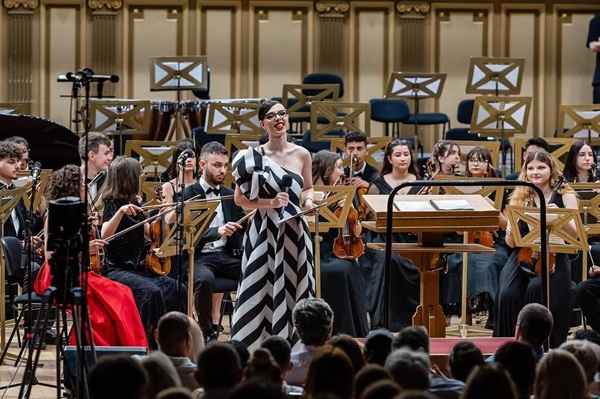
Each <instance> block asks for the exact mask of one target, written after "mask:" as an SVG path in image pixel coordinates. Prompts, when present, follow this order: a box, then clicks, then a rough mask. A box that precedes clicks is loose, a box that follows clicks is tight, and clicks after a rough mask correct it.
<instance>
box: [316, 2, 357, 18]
mask: <svg viewBox="0 0 600 399" xmlns="http://www.w3.org/2000/svg"><path fill="white" fill-rule="evenodd" d="M315 7H316V9H317V11H318V12H319V15H320V16H321V17H323V18H328V17H329V18H336V17H337V18H340V17H342V18H343V17H344V14H346V13H347V12H348V10H349V9H350V3H349V2H347V1H344V0H327V1H317V4H316V5H315Z"/></svg>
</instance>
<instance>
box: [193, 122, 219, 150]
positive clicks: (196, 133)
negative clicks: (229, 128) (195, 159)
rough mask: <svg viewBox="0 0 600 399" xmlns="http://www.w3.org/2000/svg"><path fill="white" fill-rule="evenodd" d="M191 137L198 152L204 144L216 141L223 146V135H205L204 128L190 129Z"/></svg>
mask: <svg viewBox="0 0 600 399" xmlns="http://www.w3.org/2000/svg"><path fill="white" fill-rule="evenodd" d="M192 136H193V137H194V142H195V143H196V148H197V149H198V151H199V150H201V149H202V147H203V146H204V144H206V143H210V142H211V141H217V142H219V143H221V144H223V145H225V135H224V134H207V133H206V132H205V130H204V126H198V127H196V128H194V129H192Z"/></svg>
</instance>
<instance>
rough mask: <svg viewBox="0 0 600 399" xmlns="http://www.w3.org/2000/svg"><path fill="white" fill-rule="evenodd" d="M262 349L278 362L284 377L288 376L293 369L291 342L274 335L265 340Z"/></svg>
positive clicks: (261, 345)
mask: <svg viewBox="0 0 600 399" xmlns="http://www.w3.org/2000/svg"><path fill="white" fill-rule="evenodd" d="M260 347H261V348H264V349H266V350H268V351H269V352H270V353H271V356H273V359H275V362H277V365H278V366H279V368H280V369H281V373H282V375H283V376H285V374H287V372H288V371H289V370H290V367H291V357H292V346H291V345H290V343H289V341H288V340H287V339H285V338H283V337H278V336H277V335H272V336H270V337H268V338H267V339H265V340H264V341H263V342H262V343H261V344H260Z"/></svg>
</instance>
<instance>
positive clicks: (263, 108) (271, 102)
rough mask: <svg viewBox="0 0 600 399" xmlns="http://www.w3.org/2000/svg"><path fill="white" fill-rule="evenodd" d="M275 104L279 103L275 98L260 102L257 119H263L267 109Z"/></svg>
mask: <svg viewBox="0 0 600 399" xmlns="http://www.w3.org/2000/svg"><path fill="white" fill-rule="evenodd" d="M277 104H281V103H280V102H279V101H275V100H267V101H265V102H264V103H262V104H260V108H258V120H259V121H262V120H263V119H265V115H266V114H267V112H269V110H270V109H271V108H273V107H274V106H275V105H277Z"/></svg>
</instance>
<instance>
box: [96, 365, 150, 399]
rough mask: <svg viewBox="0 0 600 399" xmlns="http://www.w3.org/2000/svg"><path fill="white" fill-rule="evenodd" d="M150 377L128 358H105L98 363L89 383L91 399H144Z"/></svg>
mask: <svg viewBox="0 0 600 399" xmlns="http://www.w3.org/2000/svg"><path fill="white" fill-rule="evenodd" d="M147 383H148V377H147V375H146V372H145V371H144V369H143V368H142V366H141V365H140V364H139V363H138V362H136V361H135V360H133V359H132V358H130V357H128V356H115V357H112V356H105V357H102V358H100V359H98V361H97V362H96V364H95V365H94V367H93V368H92V371H91V372H90V377H89V381H88V386H89V393H90V398H91V399H106V398H111V399H143V398H145V391H144V388H145V386H146V384H147Z"/></svg>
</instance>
